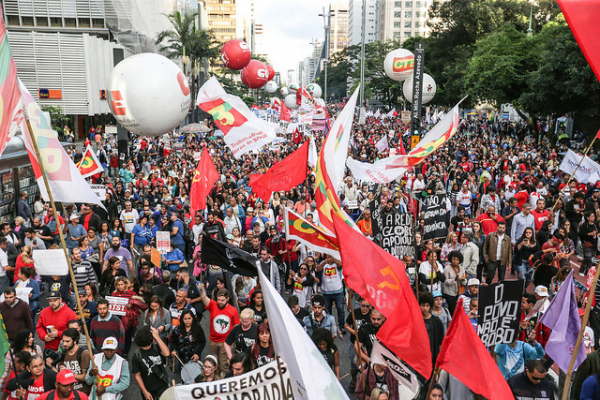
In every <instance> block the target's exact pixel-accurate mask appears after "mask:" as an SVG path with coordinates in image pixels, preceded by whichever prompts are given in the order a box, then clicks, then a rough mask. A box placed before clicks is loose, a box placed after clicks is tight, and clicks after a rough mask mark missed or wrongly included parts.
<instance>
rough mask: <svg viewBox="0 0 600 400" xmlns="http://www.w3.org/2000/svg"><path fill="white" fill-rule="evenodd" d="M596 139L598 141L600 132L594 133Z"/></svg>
mask: <svg viewBox="0 0 600 400" xmlns="http://www.w3.org/2000/svg"><path fill="white" fill-rule="evenodd" d="M596 139H600V130H599V131H598V133H596Z"/></svg>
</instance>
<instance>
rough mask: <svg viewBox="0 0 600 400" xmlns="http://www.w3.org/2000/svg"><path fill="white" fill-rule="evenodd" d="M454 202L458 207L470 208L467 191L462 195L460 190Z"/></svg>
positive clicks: (469, 197) (469, 198) (468, 192)
mask: <svg viewBox="0 0 600 400" xmlns="http://www.w3.org/2000/svg"><path fill="white" fill-rule="evenodd" d="M456 202H457V203H458V205H459V206H463V207H471V192H470V191H469V190H467V193H464V192H463V191H462V190H461V191H460V192H458V193H457V194H456Z"/></svg>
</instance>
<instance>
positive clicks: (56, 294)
mask: <svg viewBox="0 0 600 400" xmlns="http://www.w3.org/2000/svg"><path fill="white" fill-rule="evenodd" d="M60 298H62V296H61V295H60V292H59V291H58V290H53V291H51V292H50V294H49V295H48V299H60Z"/></svg>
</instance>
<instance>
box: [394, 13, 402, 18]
mask: <svg viewBox="0 0 600 400" xmlns="http://www.w3.org/2000/svg"><path fill="white" fill-rule="evenodd" d="M394 18H402V11H394Z"/></svg>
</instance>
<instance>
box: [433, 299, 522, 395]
mask: <svg viewBox="0 0 600 400" xmlns="http://www.w3.org/2000/svg"><path fill="white" fill-rule="evenodd" d="M462 303H463V301H462V300H459V301H458V304H457V305H456V309H455V310H454V316H453V317H452V322H450V326H449V327H448V332H446V337H444V341H443V342H442V348H441V350H440V354H439V355H438V358H437V362H436V364H435V367H436V368H439V369H443V370H445V371H446V372H448V373H449V374H451V375H454V377H455V378H456V379H458V380H459V381H461V382H462V383H463V384H465V385H466V386H467V387H468V388H469V389H471V390H472V391H474V392H475V393H477V394H480V395H482V396H483V397H485V398H486V399H489V400H506V399H512V398H514V396H513V394H512V391H511V390H510V387H509V386H508V383H507V382H506V379H504V376H503V375H502V373H501V372H500V370H499V369H498V366H497V365H496V362H495V361H494V359H493V358H492V356H491V355H490V352H489V351H488V349H486V347H485V345H484V344H483V342H482V341H481V339H479V336H478V335H477V332H476V331H475V329H473V325H472V324H471V321H469V317H467V314H466V313H465V310H464V308H463V304H462ZM466 349H468V351H467V350H466Z"/></svg>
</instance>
